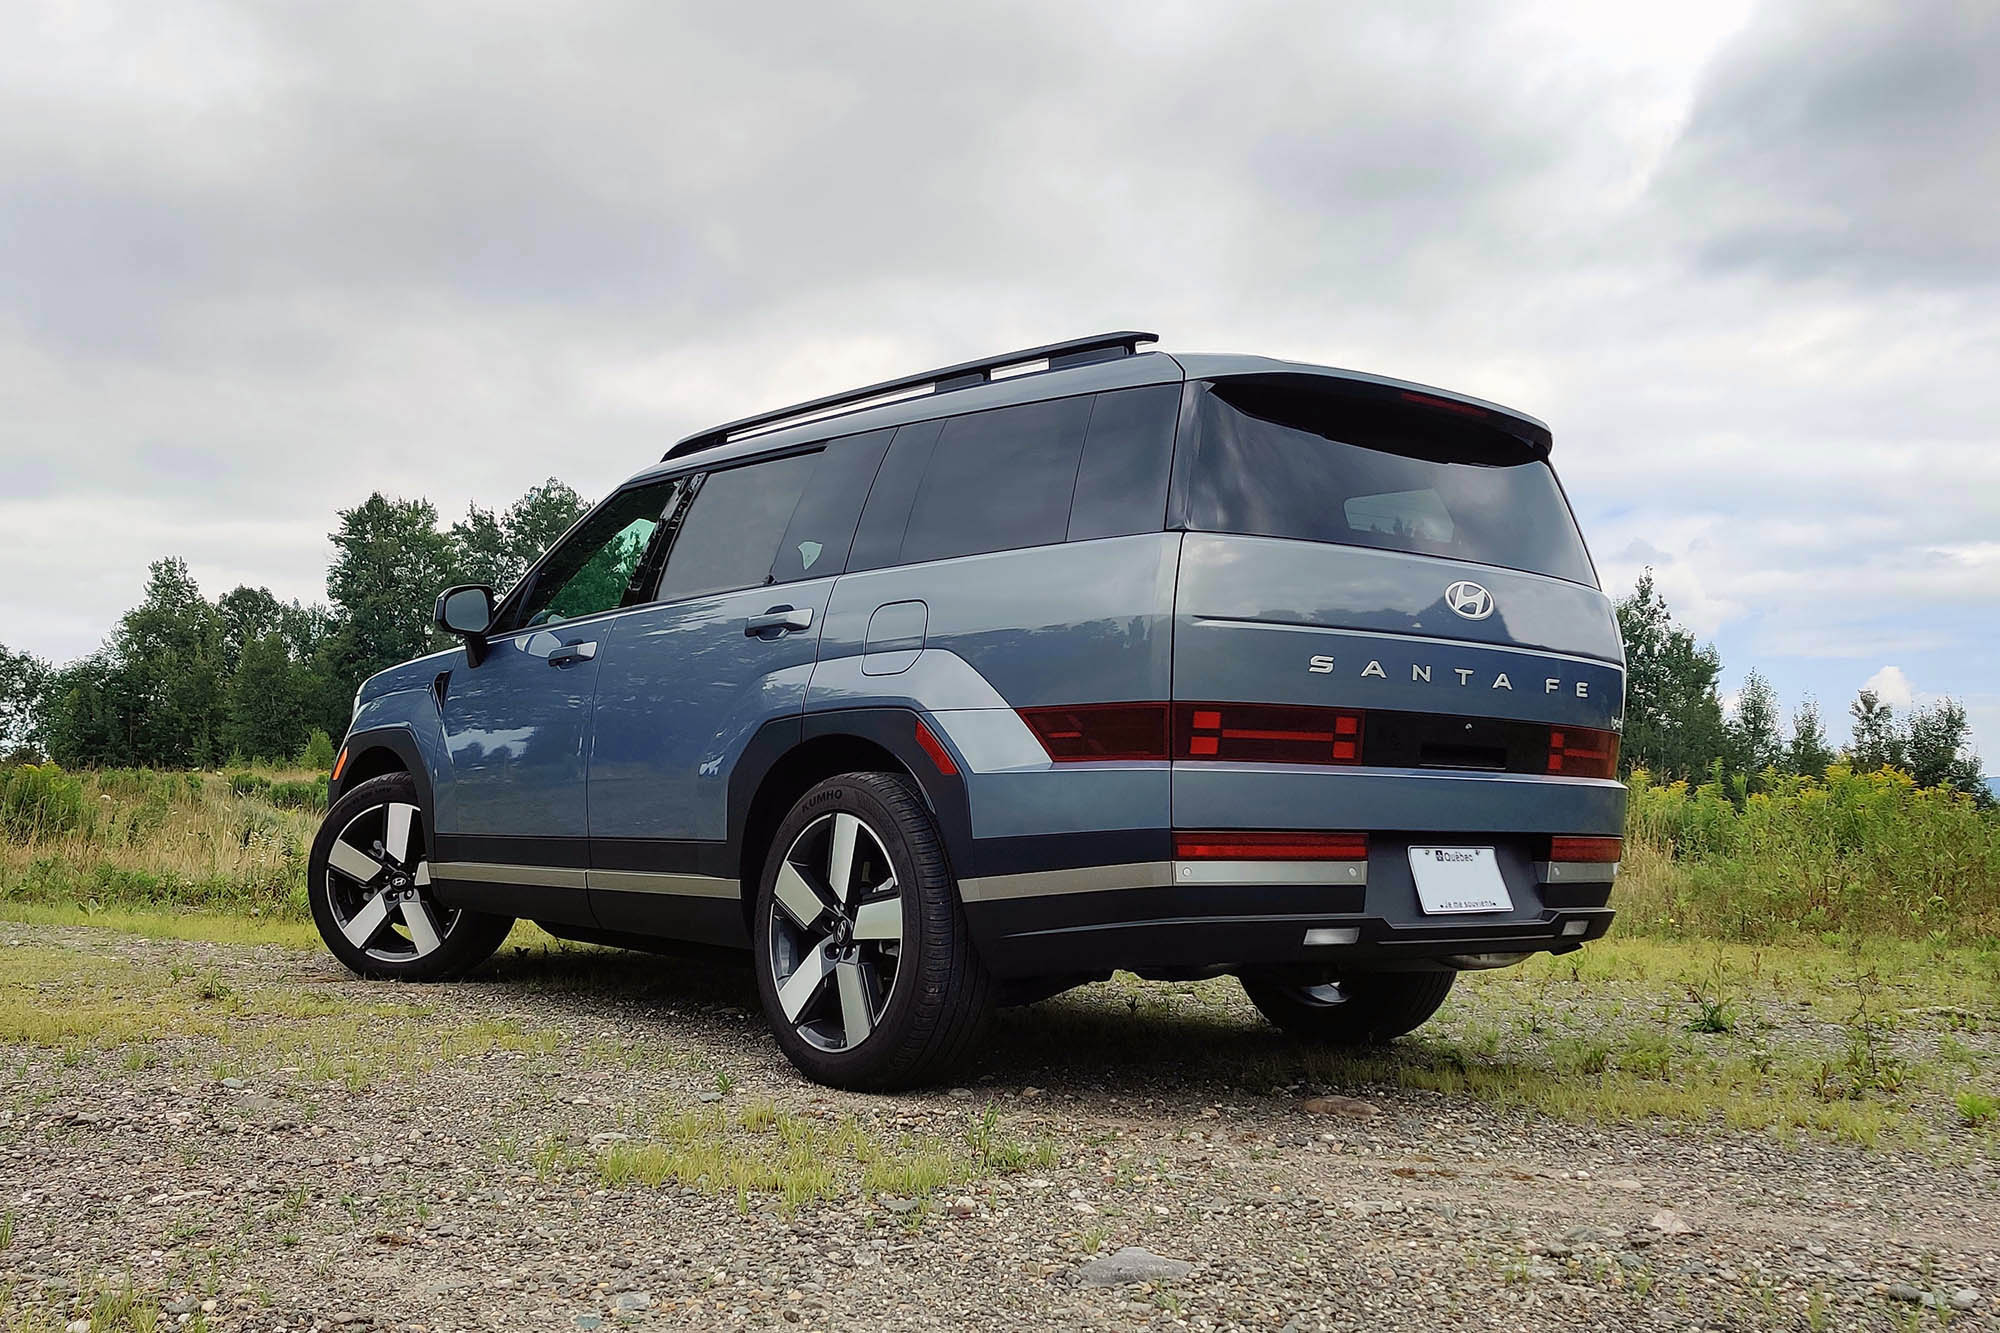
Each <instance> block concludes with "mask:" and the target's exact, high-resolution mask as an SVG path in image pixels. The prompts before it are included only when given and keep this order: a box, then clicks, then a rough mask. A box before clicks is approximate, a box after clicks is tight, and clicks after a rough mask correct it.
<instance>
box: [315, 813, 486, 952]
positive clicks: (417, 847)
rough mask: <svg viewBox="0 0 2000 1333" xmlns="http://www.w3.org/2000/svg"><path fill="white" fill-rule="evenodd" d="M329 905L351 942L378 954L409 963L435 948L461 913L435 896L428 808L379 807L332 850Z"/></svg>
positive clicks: (351, 825) (353, 824)
mask: <svg viewBox="0 0 2000 1333" xmlns="http://www.w3.org/2000/svg"><path fill="white" fill-rule="evenodd" d="M326 866H327V874H326V881H327V882H326V885H325V892H326V897H327V904H328V905H329V906H330V907H331V908H332V909H333V919H334V923H335V925H337V926H338V927H339V928H340V933H341V934H342V935H344V936H346V937H347V942H348V943H349V944H351V945H353V946H354V947H355V948H357V949H359V950H361V951H362V952H363V953H366V954H367V955H368V956H369V957H370V958H374V959H378V960H380V961H382V962H385V963H407V962H411V961H413V960H415V959H418V958H423V957H425V956H426V955H428V954H431V953H434V952H436V951H437V949H438V948H439V947H441V946H442V945H443V944H444V941H445V937H446V936H448V935H450V934H451V931H452V927H454V926H455V925H457V923H458V917H459V913H458V912H456V911H446V910H443V909H442V908H440V907H439V906H438V904H437V903H436V902H435V901H434V900H433V899H432V897H431V887H430V884H431V868H430V862H429V861H427V860H425V859H424V836H423V812H422V811H421V810H419V809H418V808H417V807H416V806H414V805H411V804H409V803H407V802H405V801H389V802H386V803H384V804H382V805H377V806H371V807H370V808H368V809H366V810H363V811H361V812H360V813H359V814H357V815H355V816H354V818H352V819H350V820H348V821H347V823H346V824H345V825H344V826H343V827H342V828H341V830H340V833H339V835H338V836H337V837H335V838H334V840H333V845H332V846H331V847H330V848H328V849H327V855H326Z"/></svg>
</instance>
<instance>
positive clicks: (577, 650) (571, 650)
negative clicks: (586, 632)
mask: <svg viewBox="0 0 2000 1333" xmlns="http://www.w3.org/2000/svg"><path fill="white" fill-rule="evenodd" d="M595 656H597V641H596V640H595V639H592V640H591V641H590V642H589V643H566V644H564V645H563V646H562V647H560V648H558V649H556V650H555V651H554V652H552V653H550V654H549V665H550V666H552V667H566V666H575V665H576V664H577V663H578V662H588V661H589V660H590V659H591V658H593V657H595Z"/></svg>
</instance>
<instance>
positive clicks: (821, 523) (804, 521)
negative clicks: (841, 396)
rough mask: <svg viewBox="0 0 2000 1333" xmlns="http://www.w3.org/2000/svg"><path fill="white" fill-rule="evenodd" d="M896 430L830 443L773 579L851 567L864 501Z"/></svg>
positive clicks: (779, 580)
mask: <svg viewBox="0 0 2000 1333" xmlns="http://www.w3.org/2000/svg"><path fill="white" fill-rule="evenodd" d="M895 433H896V432H895V431H894V430H878V431H871V432H869V433H868V434H866V435H855V436H852V437H850V438H848V439H844V440H835V441H833V442H832V443H831V444H829V445H827V447H826V454H825V455H824V459H825V461H824V462H822V463H821V465H820V467H819V468H818V470H817V471H815V472H814V473H813V477H812V484H811V485H809V486H807V487H806V489H805V494H804V495H802V496H800V497H799V504H798V508H796V509H794V510H793V511H792V521H791V526H790V527H788V528H786V529H785V536H784V539H783V540H782V541H780V542H779V543H778V558H777V560H776V562H775V563H773V565H772V566H771V581H772V582H773V583H792V582H796V581H797V580H799V579H817V578H825V577H827V576H828V575H832V574H838V573H840V572H841V571H842V570H844V569H846V568H847V550H848V546H849V545H850V544H851V543H852V542H853V540H854V525H855V521H856V520H857V519H858V518H860V516H861V502H862V500H863V499H864V498H865V497H866V496H867V494H868V487H869V485H870V483H872V482H873V481H874V480H875V470H876V469H877V468H878V467H880V466H881V464H882V453H883V451H884V450H886V449H887V448H888V447H889V437H890V436H892V435H894V434H895Z"/></svg>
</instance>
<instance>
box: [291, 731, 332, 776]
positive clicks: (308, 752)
mask: <svg viewBox="0 0 2000 1333" xmlns="http://www.w3.org/2000/svg"><path fill="white" fill-rule="evenodd" d="M299 767H300V768H315V769H318V770H319V771H320V772H322V773H324V772H325V771H326V770H327V769H329V768H332V767H333V738H332V737H330V736H328V735H327V734H326V733H325V732H323V731H321V730H319V729H318V728H317V727H315V728H314V729H313V734H312V735H311V736H310V737H308V738H307V740H306V748H305V749H304V750H302V751H300V752H299Z"/></svg>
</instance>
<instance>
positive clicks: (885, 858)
mask: <svg viewBox="0 0 2000 1333" xmlns="http://www.w3.org/2000/svg"><path fill="white" fill-rule="evenodd" d="M770 911H771V922H770V925H771V930H770V941H771V943H770V968H771V977H772V979H773V981H775V982H776V983H777V993H778V1005H779V1007H780V1008H781V1009H782V1010H783V1011H784V1015H785V1021H786V1022H788V1023H790V1024H791V1025H792V1028H793V1030H794V1031H796V1032H797V1033H798V1034H799V1036H801V1037H803V1038H804V1039H805V1040H806V1041H808V1042H810V1043H811V1044H812V1045H814V1046H816V1047H818V1048H819V1049H820V1050H823V1051H844V1050H852V1049H853V1048H854V1047H856V1046H859V1045H860V1044H861V1043H862V1042H864V1041H866V1040H867V1039H868V1036H869V1034H870V1033H872V1032H873V1031H874V1030H875V1028H876V1025H877V1024H878V1023H879V1022H880V1021H881V1018H882V1014H883V1011H884V1010H886V1009H887V1008H888V1007H889V998H890V996H891V995H892V994H894V992H895V986H896V977H897V976H898V974H899V973H900V971H901V966H902V958H903V898H902V892H901V889H900V888H899V887H898V885H897V883H896V872H895V867H894V865H893V863H891V861H890V860H889V853H888V849H887V847H886V846H884V844H883V842H882V839H881V837H880V836H879V835H878V834H877V833H876V832H875V830H874V829H872V828H870V827H869V826H868V824H867V823H866V822H865V821H863V820H862V819H861V818H859V817H858V816H856V815H851V814H848V813H846V812H845V811H840V812H837V813H834V814H830V815H822V816H821V817H820V818H818V819H816V820H814V821H813V822H812V823H811V824H808V825H807V826H806V827H805V829H804V830H803V831H801V832H800V834H799V836H798V837H797V838H796V839H794V840H793V842H792V845H791V848H790V849H789V850H788V851H787V852H786V853H785V859H784V861H783V863H782V864H780V865H779V867H778V880H777V884H776V886H775V888H774V891H773V893H772V897H771V909H770Z"/></svg>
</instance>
